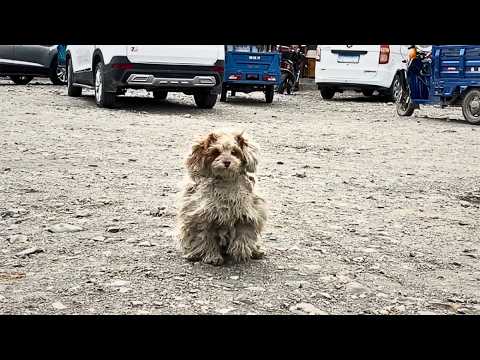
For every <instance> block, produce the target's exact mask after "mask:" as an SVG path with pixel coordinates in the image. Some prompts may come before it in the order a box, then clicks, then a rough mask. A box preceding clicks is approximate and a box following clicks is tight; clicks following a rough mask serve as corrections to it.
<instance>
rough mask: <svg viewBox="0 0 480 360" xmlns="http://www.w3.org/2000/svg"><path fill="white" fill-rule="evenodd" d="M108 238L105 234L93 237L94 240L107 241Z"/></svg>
mask: <svg viewBox="0 0 480 360" xmlns="http://www.w3.org/2000/svg"><path fill="white" fill-rule="evenodd" d="M106 239H107V238H106V237H105V236H95V237H93V238H92V240H93V241H105V240H106Z"/></svg>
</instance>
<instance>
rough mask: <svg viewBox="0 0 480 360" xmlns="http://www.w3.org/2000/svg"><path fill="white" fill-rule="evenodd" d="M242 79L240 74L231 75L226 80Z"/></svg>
mask: <svg viewBox="0 0 480 360" xmlns="http://www.w3.org/2000/svg"><path fill="white" fill-rule="evenodd" d="M241 79H242V75H240V74H232V75H230V76H229V77H228V80H241Z"/></svg>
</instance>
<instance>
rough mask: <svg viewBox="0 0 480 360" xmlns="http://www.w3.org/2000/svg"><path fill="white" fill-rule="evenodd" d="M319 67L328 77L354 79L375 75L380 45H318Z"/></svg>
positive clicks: (353, 80) (346, 80)
mask: <svg viewBox="0 0 480 360" xmlns="http://www.w3.org/2000/svg"><path fill="white" fill-rule="evenodd" d="M320 48H321V53H320V64H319V65H320V68H323V69H325V70H327V71H326V74H325V75H327V74H328V77H329V78H332V79H333V78H334V79H339V80H341V79H344V80H345V82H352V83H354V82H355V80H360V79H368V78H373V77H375V75H376V73H377V71H378V66H379V56H380V45H320Z"/></svg>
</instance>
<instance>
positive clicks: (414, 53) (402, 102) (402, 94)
mask: <svg viewBox="0 0 480 360" xmlns="http://www.w3.org/2000/svg"><path fill="white" fill-rule="evenodd" d="M431 55H432V53H431V52H430V51H424V50H422V49H420V48H418V47H417V46H415V45H411V46H410V47H409V48H408V56H407V60H403V62H404V63H406V64H407V68H406V69H405V70H402V71H401V73H400V87H397V88H396V89H394V97H395V100H396V103H397V113H398V115H400V116H410V115H412V114H413V111H414V110H415V109H416V108H418V107H419V106H418V104H415V102H414V101H413V100H412V92H411V89H410V85H409V81H408V78H409V76H416V78H417V79H418V81H420V82H422V83H423V85H424V86H421V87H418V90H419V91H421V90H422V89H423V91H428V84H427V82H428V80H429V79H428V78H429V77H430V76H431V71H432V64H431V62H432V60H431ZM418 95H420V96H422V95H425V96H426V97H428V94H418ZM418 95H417V96H418ZM422 97H423V96H422Z"/></svg>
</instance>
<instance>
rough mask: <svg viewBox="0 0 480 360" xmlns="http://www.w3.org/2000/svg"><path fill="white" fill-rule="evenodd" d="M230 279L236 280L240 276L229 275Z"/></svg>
mask: <svg viewBox="0 0 480 360" xmlns="http://www.w3.org/2000/svg"><path fill="white" fill-rule="evenodd" d="M230 279H231V280H238V279H240V276H236V275H235V276H230Z"/></svg>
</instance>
